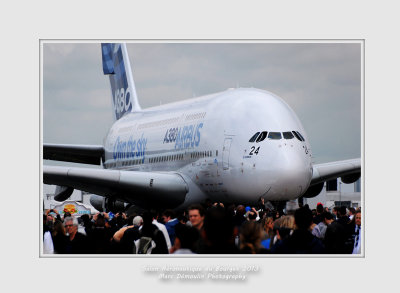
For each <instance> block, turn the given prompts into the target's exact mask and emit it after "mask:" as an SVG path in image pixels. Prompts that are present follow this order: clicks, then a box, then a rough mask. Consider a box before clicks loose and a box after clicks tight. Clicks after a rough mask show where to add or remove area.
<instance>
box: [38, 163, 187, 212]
mask: <svg viewBox="0 0 400 293" xmlns="http://www.w3.org/2000/svg"><path fill="white" fill-rule="evenodd" d="M43 183H45V184H53V185H59V186H65V187H70V188H75V189H78V190H83V191H87V192H90V193H93V194H97V195H101V196H105V197H112V198H115V199H119V200H123V201H125V202H130V203H134V204H137V205H140V206H144V207H145V206H149V205H152V206H162V207H175V206H178V205H179V204H182V203H183V202H184V200H185V197H186V193H187V192H188V185H187V184H186V182H185V180H184V179H183V178H182V176H181V175H180V174H179V173H173V172H169V173H161V172H160V173H158V172H138V171H120V170H106V169H93V168H72V167H59V166H43Z"/></svg>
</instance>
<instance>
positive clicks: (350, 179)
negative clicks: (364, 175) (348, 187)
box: [340, 173, 361, 184]
mask: <svg viewBox="0 0 400 293" xmlns="http://www.w3.org/2000/svg"><path fill="white" fill-rule="evenodd" d="M360 176H361V173H355V174H350V175H346V176H343V177H341V178H340V179H341V180H342V182H343V183H345V184H350V183H354V182H356V181H357V180H358V179H360Z"/></svg>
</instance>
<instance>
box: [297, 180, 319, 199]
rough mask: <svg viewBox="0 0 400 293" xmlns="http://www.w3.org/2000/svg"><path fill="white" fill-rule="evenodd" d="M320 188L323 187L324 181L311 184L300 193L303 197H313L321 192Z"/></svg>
mask: <svg viewBox="0 0 400 293" xmlns="http://www.w3.org/2000/svg"><path fill="white" fill-rule="evenodd" d="M322 188H324V182H321V183H318V184H315V185H312V186H310V187H308V189H307V191H306V192H305V193H304V194H303V195H302V196H303V197H305V198H313V197H316V196H317V195H318V194H320V193H321V191H322Z"/></svg>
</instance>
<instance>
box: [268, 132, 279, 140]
mask: <svg viewBox="0 0 400 293" xmlns="http://www.w3.org/2000/svg"><path fill="white" fill-rule="evenodd" d="M268 138H269V139H282V134H281V133H280V132H270V133H269V134H268Z"/></svg>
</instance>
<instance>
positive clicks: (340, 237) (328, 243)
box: [325, 206, 352, 254]
mask: <svg viewBox="0 0 400 293" xmlns="http://www.w3.org/2000/svg"><path fill="white" fill-rule="evenodd" d="M348 223H349V217H348V216H347V215H346V207H345V206H341V207H338V208H337V220H336V221H334V222H332V223H331V224H330V225H328V226H327V228H326V233H325V247H326V252H327V253H335V254H347V253H351V248H352V244H351V245H349V243H348V240H349V237H351V232H352V231H349V228H350V226H349V225H348Z"/></svg>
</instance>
